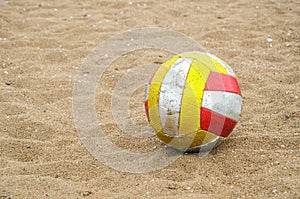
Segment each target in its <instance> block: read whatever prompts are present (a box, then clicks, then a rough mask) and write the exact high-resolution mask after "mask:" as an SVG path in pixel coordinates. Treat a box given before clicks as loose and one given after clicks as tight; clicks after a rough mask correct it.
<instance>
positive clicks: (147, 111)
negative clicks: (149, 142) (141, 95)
mask: <svg viewBox="0 0 300 199" xmlns="http://www.w3.org/2000/svg"><path fill="white" fill-rule="evenodd" d="M145 111H146V115H147V119H148V122H150V117H149V109H148V100H147V101H146V102H145Z"/></svg>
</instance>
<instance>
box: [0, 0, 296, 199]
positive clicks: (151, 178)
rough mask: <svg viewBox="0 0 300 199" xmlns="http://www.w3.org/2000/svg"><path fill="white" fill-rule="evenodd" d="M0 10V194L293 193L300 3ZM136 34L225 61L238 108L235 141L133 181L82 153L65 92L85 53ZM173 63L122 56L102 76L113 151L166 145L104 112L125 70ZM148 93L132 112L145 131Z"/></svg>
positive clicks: (74, 4)
mask: <svg viewBox="0 0 300 199" xmlns="http://www.w3.org/2000/svg"><path fill="white" fill-rule="evenodd" d="M0 8H1V9H0V16H1V17H0V24H1V25H0V27H1V29H0V47H1V48H0V55H1V63H0V142H1V143H0V152H1V157H0V171H1V172H0V198H7V199H8V198H12V199H14V198H109V197H111V198H251V197H252V198H299V197H300V181H299V179H300V168H299V165H300V157H299V154H300V99H299V98H300V65H299V63H300V3H299V1H296V0H295V1H258V0H253V1H251V2H250V3H245V2H244V1H242V0H233V1H193V0H192V1H188V0H180V1H169V0H166V1H161V2H158V1H153V0H144V1H132V2H129V1H92V0H90V1H70V0H65V1H58V0H55V1H35V0H28V1H6V0H2V1H1V2H0ZM142 27H163V28H167V29H170V30H174V31H178V32H180V33H183V34H185V35H187V36H188V37H191V38H193V39H194V40H195V41H196V42H198V43H199V44H200V45H201V46H202V47H203V48H204V49H205V50H206V51H208V52H210V53H212V54H215V55H216V56H218V57H220V58H222V59H223V60H224V61H226V62H227V63H228V64H229V65H230V66H231V67H232V69H233V70H234V72H235V73H236V75H237V77H238V81H239V85H240V88H241V91H242V94H243V111H242V115H241V118H240V121H239V123H238V124H237V126H236V128H235V129H234V131H233V132H232V135H231V136H230V137H229V138H228V139H227V140H226V142H224V143H223V144H221V145H220V146H219V147H218V148H216V149H215V150H213V151H212V152H211V153H210V154H209V155H207V156H206V157H204V158H199V157H198V155H197V154H188V155H183V156H181V157H179V158H178V159H177V160H176V161H175V162H173V163H171V164H170V165H169V166H167V167H165V168H163V169H160V170H157V171H153V172H150V173H142V174H134V173H126V172H120V171H117V170H114V169H112V168H110V167H107V166H105V165H104V164H102V163H101V162H100V161H98V160H97V159H95V158H94V157H93V156H92V155H91V154H90V153H89V151H88V150H87V149H86V148H85V146H84V145H83V143H82V141H81V140H80V136H79V134H78V132H77V131H76V128H75V124H74V116H73V108H72V99H73V98H72V97H73V87H74V83H75V76H76V75H77V74H78V73H79V71H80V68H81V66H82V64H83V63H84V60H85V58H86V57H87V56H88V55H89V54H90V53H91V52H92V50H93V49H94V48H96V47H97V46H98V45H99V44H100V43H101V42H103V41H105V40H106V39H108V38H110V37H111V36H112V35H116V34H119V33H121V32H124V31H128V30H133V29H137V28H142ZM115 48H117V47H115ZM170 56H171V54H170V53H167V52H163V51H158V50H157V51H155V50H144V51H138V52H132V53H128V54H127V55H126V56H123V57H121V58H120V59H118V60H116V62H115V63H113V64H112V65H111V66H110V67H109V68H108V69H107V71H106V72H105V73H104V75H103V76H102V78H101V80H100V81H99V85H98V91H99V92H97V95H96V106H95V107H96V109H97V113H98V116H99V117H98V118H99V120H101V124H102V127H103V129H104V130H105V132H106V133H107V134H108V135H109V136H108V137H110V138H112V139H114V137H115V143H116V145H118V146H120V147H123V148H127V149H129V150H132V151H135V152H145V151H149V150H155V149H153V148H155V146H161V145H162V144H161V143H160V141H159V140H158V139H157V138H156V137H155V136H152V137H150V138H149V139H140V140H141V141H139V140H136V139H134V138H131V137H128V135H124V134H123V133H122V132H121V131H120V130H119V129H118V126H117V125H116V124H115V123H114V121H113V117H112V115H111V113H110V110H109V109H107V107H109V105H110V103H111V95H112V91H113V89H114V87H115V85H116V82H117V81H118V79H119V78H121V76H122V74H124V73H125V72H126V71H127V70H128V69H132V68H134V67H135V66H136V65H138V64H151V63H162V62H164V61H165V60H167V59H168V58H169V57H170ZM112 75H113V77H114V78H111V77H112ZM132 81H133V82H132V83H133V84H134V81H135V80H132ZM143 97H144V89H143V88H140V89H138V90H137V91H136V92H135V93H134V95H133V97H131V106H130V110H131V113H132V117H133V120H135V121H136V122H137V123H139V124H141V125H147V121H146V117H145V114H144V112H143Z"/></svg>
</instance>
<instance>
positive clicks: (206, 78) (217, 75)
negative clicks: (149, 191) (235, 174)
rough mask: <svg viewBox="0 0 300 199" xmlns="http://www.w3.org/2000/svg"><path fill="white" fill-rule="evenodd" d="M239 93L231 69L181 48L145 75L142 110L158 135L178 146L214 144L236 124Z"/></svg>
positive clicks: (215, 59) (190, 148)
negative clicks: (144, 98) (180, 51)
mask: <svg viewBox="0 0 300 199" xmlns="http://www.w3.org/2000/svg"><path fill="white" fill-rule="evenodd" d="M241 110H242V95H241V91H240V88H239V85H238V81H237V78H236V76H235V74H234V73H233V71H232V69H231V68H230V67H229V66H228V65H227V64H226V63H225V62H224V61H222V60H221V59H219V58H218V57H216V56H214V55H212V54H209V53H205V52H185V53H181V54H178V55H175V56H174V57H172V58H170V59H169V60H167V61H166V62H165V63H163V64H162V65H161V66H160V67H159V68H158V69H157V71H156V72H155V73H154V74H153V76H152V77H151V78H150V79H149V82H148V84H147V89H146V100H145V111H146V115H147V119H148V122H149V123H150V125H151V126H152V128H153V129H154V131H155V133H156V135H157V136H158V138H159V139H160V140H161V141H163V142H164V143H165V144H167V145H169V146H171V147H174V148H176V149H179V150H187V151H194V150H199V149H201V148H205V147H208V146H210V148H211V146H216V145H218V144H219V143H221V142H222V141H223V140H224V139H226V138H227V137H228V136H229V135H230V133H231V132H232V131H233V129H234V127H235V126H236V124H237V122H238V120H239V117H240V114H241Z"/></svg>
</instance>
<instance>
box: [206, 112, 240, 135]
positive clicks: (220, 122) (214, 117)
mask: <svg viewBox="0 0 300 199" xmlns="http://www.w3.org/2000/svg"><path fill="white" fill-rule="evenodd" d="M236 124H237V121H235V120H232V119H230V118H227V117H225V116H223V115H221V114H218V113H215V112H213V111H211V110H209V109H206V108H203V107H202V108H201V110H200V125H201V129H203V130H206V131H209V132H211V133H213V134H215V135H218V136H222V137H227V136H228V135H229V134H230V133H231V132H232V130H233V129H234V127H235V125H236Z"/></svg>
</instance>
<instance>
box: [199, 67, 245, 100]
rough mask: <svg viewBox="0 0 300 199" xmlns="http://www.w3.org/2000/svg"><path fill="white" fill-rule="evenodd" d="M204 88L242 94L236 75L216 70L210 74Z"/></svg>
mask: <svg viewBox="0 0 300 199" xmlns="http://www.w3.org/2000/svg"><path fill="white" fill-rule="evenodd" d="M204 90H206V91H208V90H209V91H225V92H230V93H236V94H239V95H242V94H241V90H240V88H239V85H238V82H237V79H236V78H235V77H233V76H230V75H226V74H220V73H216V72H211V73H210V74H209V76H208V79H207V81H206V85H205V89H204Z"/></svg>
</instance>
